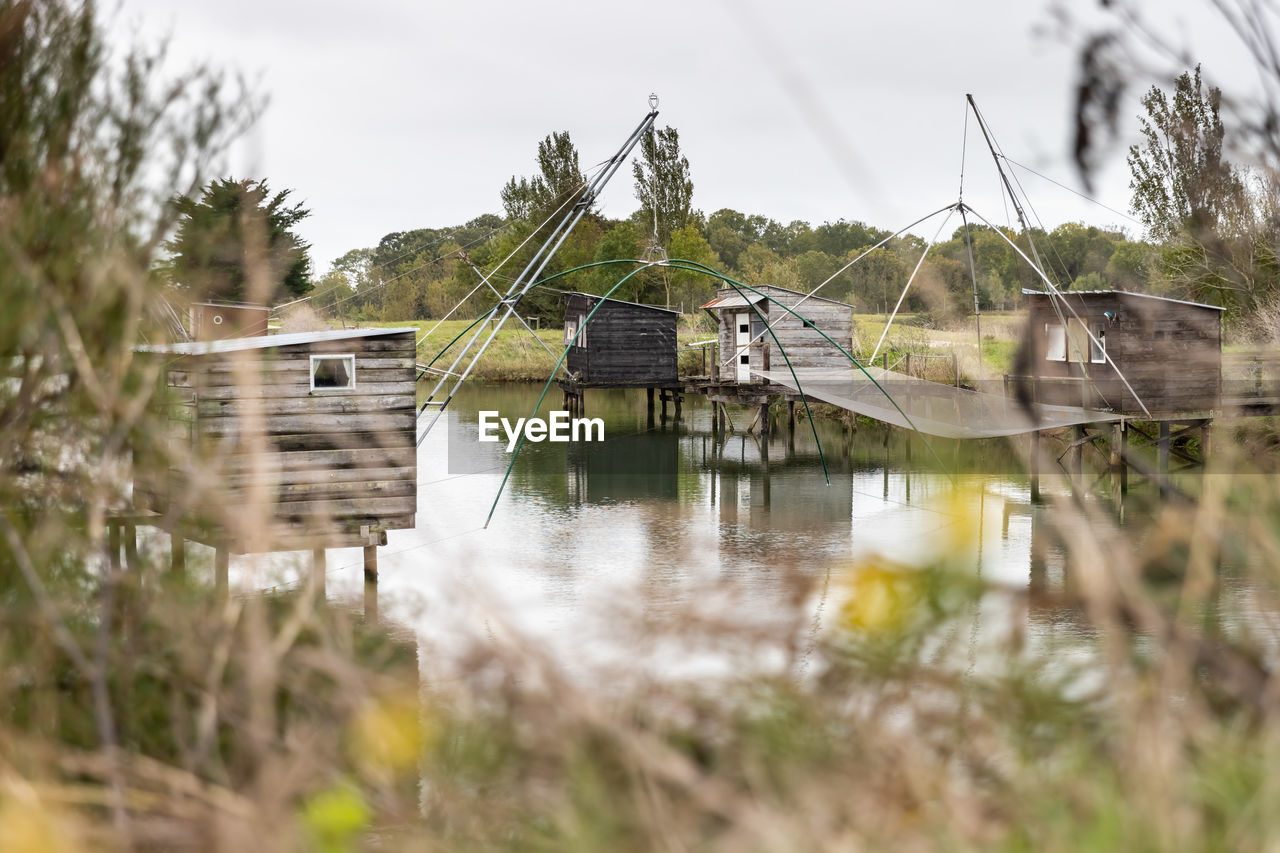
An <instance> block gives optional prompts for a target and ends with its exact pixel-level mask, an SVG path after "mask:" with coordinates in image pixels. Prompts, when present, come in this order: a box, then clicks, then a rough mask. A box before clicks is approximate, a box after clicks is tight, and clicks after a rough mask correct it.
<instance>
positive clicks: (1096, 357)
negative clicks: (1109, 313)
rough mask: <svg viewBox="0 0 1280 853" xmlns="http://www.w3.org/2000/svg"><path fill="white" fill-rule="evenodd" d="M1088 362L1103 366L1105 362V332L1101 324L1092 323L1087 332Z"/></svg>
mask: <svg viewBox="0 0 1280 853" xmlns="http://www.w3.org/2000/svg"><path fill="white" fill-rule="evenodd" d="M1089 332H1090V334H1091V337H1090V339H1089V361H1091V362H1093V363H1094V364H1105V363H1106V361H1107V330H1106V328H1105V327H1104V326H1103V325H1102V324H1101V323H1094V324H1093V328H1091V329H1090V330H1089Z"/></svg>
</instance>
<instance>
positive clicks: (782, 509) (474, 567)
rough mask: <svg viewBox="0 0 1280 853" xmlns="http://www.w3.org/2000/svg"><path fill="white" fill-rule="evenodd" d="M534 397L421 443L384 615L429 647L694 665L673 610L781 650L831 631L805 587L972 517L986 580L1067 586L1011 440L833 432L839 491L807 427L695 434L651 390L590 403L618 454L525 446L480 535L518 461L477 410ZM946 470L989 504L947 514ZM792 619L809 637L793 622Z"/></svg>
mask: <svg viewBox="0 0 1280 853" xmlns="http://www.w3.org/2000/svg"><path fill="white" fill-rule="evenodd" d="M539 392H540V389H538V388H533V387H529V386H475V387H473V388H469V389H465V390H464V391H463V393H462V394H460V395H459V397H458V398H457V399H456V400H454V402H453V404H452V418H451V424H450V428H449V430H447V431H445V430H436V431H433V433H432V434H431V435H430V436H429V437H428V440H427V441H426V442H425V443H424V445H423V446H422V448H421V449H420V453H419V465H420V471H419V497H418V526H417V528H416V529H414V530H410V531H393V532H392V533H391V534H390V536H389V543H388V546H387V547H385V548H383V549H382V554H381V556H380V562H381V585H380V586H381V588H380V597H381V602H382V611H383V614H384V615H386V616H388V617H389V618H395V619H399V620H402V621H406V622H410V623H412V624H414V625H416V626H417V627H418V629H419V632H420V634H421V635H422V637H423V639H424V649H431V648H437V647H439V648H445V647H448V646H449V645H450V644H451V643H456V642H458V641H459V638H461V637H466V636H472V637H473V638H474V635H475V634H476V632H480V633H481V635H482V638H483V633H484V632H485V631H491V630H496V629H495V627H494V626H495V625H497V624H499V623H503V624H506V625H508V626H510V627H511V628H512V629H513V630H515V631H517V632H519V633H520V634H521V635H524V636H527V637H529V638H530V640H533V641H537V642H539V643H541V644H545V646H546V647H547V648H548V649H550V650H551V651H553V652H554V653H557V654H558V655H559V656H561V657H563V658H564V659H565V660H570V661H573V662H574V664H575V665H581V666H585V667H590V666H592V665H594V664H598V663H605V664H607V663H610V662H612V663H616V662H617V661H618V660H619V659H625V660H626V661H627V663H628V665H629V666H637V665H638V661H637V658H638V656H639V655H640V652H639V651H638V650H639V649H643V654H644V655H645V656H650V657H653V658H664V659H665V661H666V663H664V664H661V666H663V668H664V669H670V665H671V664H670V662H671V660H672V659H673V656H674V658H676V659H680V660H685V661H692V660H694V659H696V658H697V656H696V655H688V654H684V653H677V652H673V650H672V649H670V648H669V647H668V646H667V645H666V641H664V640H661V639H660V638H661V636H662V635H663V630H662V626H663V620H665V619H668V618H669V617H670V616H671V615H672V614H676V613H687V612H688V611H690V610H691V609H693V610H696V611H698V612H700V613H702V614H704V615H708V617H709V618H714V619H716V620H719V624H720V625H721V626H722V628H723V625H724V623H725V620H726V618H728V619H730V620H731V621H732V623H733V624H734V625H735V626H738V627H740V628H741V629H742V630H743V631H746V630H748V628H750V630H751V631H752V632H757V634H759V635H767V636H770V637H771V638H772V639H773V640H776V638H777V637H779V636H792V635H797V634H804V633H805V632H811V631H813V630H821V629H822V625H821V622H822V618H823V613H824V612H829V611H824V610H823V606H824V605H823V600H822V599H821V598H819V599H818V600H815V601H800V600H799V599H800V598H801V597H802V596H805V595H808V594H809V592H810V590H814V589H817V590H827V589H830V588H831V587H832V586H833V585H838V582H839V579H840V577H841V575H842V574H843V573H844V572H846V571H847V570H848V567H850V566H852V565H856V564H857V563H858V562H859V561H862V560H866V559H868V558H869V556H870V555H873V554H876V555H883V556H884V557H886V558H888V559H890V560H893V561H895V562H902V563H916V562H919V561H921V560H927V559H930V558H933V557H936V556H937V554H938V553H939V552H940V550H944V549H946V548H948V547H952V543H954V541H956V540H957V537H958V536H959V533H961V532H963V531H966V530H969V529H970V528H971V527H973V526H974V525H975V521H976V531H977V541H976V543H975V547H976V548H977V553H978V556H979V566H980V570H981V572H982V573H983V576H984V577H985V578H986V579H988V580H992V581H995V582H998V583H1003V584H1008V585H1009V586H1011V587H1012V588H1014V589H1020V590H1026V589H1028V588H1029V585H1031V584H1033V583H1035V584H1042V585H1045V586H1047V587H1053V586H1054V585H1055V584H1060V583H1061V582H1062V578H1061V574H1062V571H1061V566H1062V565H1063V560H1062V556H1061V555H1062V551H1061V548H1059V547H1057V546H1056V545H1054V544H1053V543H1052V541H1051V536H1050V534H1049V533H1048V532H1046V531H1047V530H1048V525H1047V524H1046V523H1045V519H1044V514H1045V512H1046V510H1045V509H1044V508H1040V507H1033V506H1032V505H1031V504H1030V501H1029V492H1028V487H1027V483H1026V481H1025V478H1019V477H1018V475H1017V473H1016V465H1015V463H1014V458H1013V454H1012V453H1010V452H1009V449H1008V447H1007V446H1003V445H1002V443H1000V442H968V443H960V442H937V441H934V442H933V444H931V445H929V446H926V445H924V444H923V443H922V442H921V441H920V440H919V439H911V438H909V437H908V436H907V435H906V434H904V433H902V432H901V431H897V430H883V429H874V428H865V427H859V428H857V429H847V428H845V427H844V426H842V425H841V424H840V423H839V422H835V421H829V420H827V421H819V422H818V425H817V427H818V434H819V437H820V438H821V442H822V444H821V446H822V451H823V453H824V454H825V463H826V470H827V474H826V477H825V478H824V474H823V462H822V459H821V458H820V456H819V449H818V443H817V442H816V441H815V440H814V436H813V434H812V432H811V430H810V428H809V426H808V424H807V422H800V423H798V424H797V425H796V427H795V428H794V429H788V428H787V427H786V425H785V423H780V424H775V429H774V432H773V433H772V434H771V435H769V436H768V437H767V438H761V437H759V436H755V435H748V434H744V433H741V432H725V431H723V430H720V431H716V430H713V429H712V421H711V417H710V409H709V407H707V406H706V405H705V403H704V402H703V401H702V400H701V399H700V398H688V399H687V400H686V403H685V407H684V410H683V418H682V419H681V420H680V421H675V420H672V419H668V420H667V421H665V422H662V421H660V420H659V421H658V422H657V423H654V424H653V425H652V426H651V425H650V422H649V417H648V412H647V407H646V401H645V395H644V392H643V391H635V392H622V391H619V392H605V391H592V392H589V396H588V400H587V415H588V416H589V417H599V418H602V419H603V420H604V423H605V434H606V437H607V440H606V442H605V443H603V444H585V443H578V444H551V443H546V442H543V443H537V444H532V443H527V444H526V445H525V447H524V449H523V450H522V452H521V453H520V455H519V457H518V459H517V460H516V462H515V464H514V467H513V468H512V471H511V478H510V481H509V482H508V484H507V486H506V489H505V491H504V492H503V495H502V497H501V499H500V500H499V501H498V504H497V509H496V512H495V514H494V519H493V523H492V524H491V525H490V527H489V528H488V529H487V530H483V529H481V526H482V525H483V523H484V519H485V517H486V516H487V514H488V512H489V508H490V505H491V503H492V502H493V499H494V496H495V495H496V494H497V492H498V488H499V485H500V483H501V481H502V478H503V475H504V473H505V471H506V468H507V466H508V464H509V463H510V462H511V456H510V455H509V454H508V453H507V452H506V450H505V443H487V444H480V443H479V442H478V441H477V440H476V437H477V432H478V418H477V412H479V411H481V410H488V411H498V412H500V413H501V414H502V416H504V417H507V418H509V419H511V420H513V421H514V419H515V418H517V417H527V416H528V415H529V414H530V413H531V409H532V407H533V405H534V402H535V401H536V399H537V396H538V393H539ZM555 403H556V405H557V407H558V403H559V400H558V397H557V399H556V400H555ZM549 410H550V405H544V406H543V408H542V411H541V412H540V414H541V415H543V416H545V415H546V414H547V413H548V412H549ZM944 468H945V469H947V470H949V471H950V472H951V473H952V475H954V474H955V473H956V472H959V475H960V479H961V482H962V484H963V485H964V486H965V487H966V488H968V489H969V490H970V491H972V492H973V493H974V494H976V495H978V499H977V500H978V506H977V509H976V510H975V511H976V513H977V515H976V516H975V515H974V512H975V511H970V510H966V511H964V512H957V511H956V509H955V507H953V506H950V505H949V504H948V501H947V497H948V495H950V494H951V493H952V492H953V488H954V487H953V483H952V480H951V479H949V477H948V475H945V474H943V473H941V472H942V470H943V469H944ZM828 480H829V484H828ZM965 535H968V534H965ZM329 565H330V567H331V574H330V580H329V591H330V594H331V595H337V596H343V595H349V596H351V597H357V596H358V595H359V594H360V592H361V571H360V552H359V551H355V550H352V551H335V552H331V553H330V556H329ZM478 602H482V603H483V606H482V607H477V606H475V605H476V604H477V603H478ZM788 605H796V606H794V607H793V606H788ZM992 606H995V605H992ZM797 614H801V615H802V617H803V622H804V624H791V623H789V622H787V620H788V619H795V618H799V617H798V616H797ZM1006 615H1007V614H1006ZM1036 618H1039V617H1038V616H1036V615H1035V614H1034V613H1032V614H1031V619H1033V620H1034V619H1036ZM1053 618H1057V617H1053ZM988 621H989V622H990V623H991V624H995V623H997V622H1000V621H1001V620H998V619H995V618H991V619H990V620H988ZM1004 621H1007V620H1004ZM731 636H733V635H732V632H730V633H729V634H725V633H724V632H723V630H722V631H721V633H720V635H719V636H718V638H717V642H718V643H719V644H720V645H719V647H718V650H717V652H716V654H715V655H708V656H707V657H709V658H714V659H715V661H716V663H715V665H716V666H727V665H731V661H732V659H733V655H735V654H742V655H756V657H755V658H753V661H754V662H755V663H757V664H758V663H759V657H758V656H759V655H760V654H761V652H760V647H759V645H758V644H755V643H753V642H751V641H749V640H748V639H745V638H743V637H737V638H736V639H735V641H734V643H728V642H727V640H726V637H731ZM753 636H754V635H753ZM735 643H736V645H735ZM685 651H686V652H687V650H685ZM702 662H703V663H704V664H705V663H706V660H705V659H704V660H703V661H702Z"/></svg>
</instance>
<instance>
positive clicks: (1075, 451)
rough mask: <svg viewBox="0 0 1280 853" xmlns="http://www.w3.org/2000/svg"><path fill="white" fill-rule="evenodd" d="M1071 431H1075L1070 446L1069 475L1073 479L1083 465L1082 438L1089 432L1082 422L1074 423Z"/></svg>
mask: <svg viewBox="0 0 1280 853" xmlns="http://www.w3.org/2000/svg"><path fill="white" fill-rule="evenodd" d="M1072 432H1074V433H1075V441H1073V442H1072V447H1071V477H1072V479H1073V480H1075V479H1077V478H1079V476H1080V472H1081V471H1082V470H1083V467H1084V466H1083V462H1084V439H1085V436H1087V435H1088V434H1089V430H1088V428H1087V427H1086V426H1085V425H1084V424H1076V426H1075V429H1074V430H1072ZM1073 485H1074V483H1073Z"/></svg>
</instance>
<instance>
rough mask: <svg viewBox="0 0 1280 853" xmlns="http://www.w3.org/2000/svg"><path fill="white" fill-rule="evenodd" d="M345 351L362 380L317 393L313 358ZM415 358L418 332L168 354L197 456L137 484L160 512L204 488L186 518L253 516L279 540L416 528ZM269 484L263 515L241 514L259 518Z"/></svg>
mask: <svg viewBox="0 0 1280 853" xmlns="http://www.w3.org/2000/svg"><path fill="white" fill-rule="evenodd" d="M346 354H351V355H354V357H355V387H354V388H352V389H318V390H315V391H313V390H311V387H310V385H311V368H310V358H311V356H312V355H346ZM169 358H172V357H171V356H170V357H169ZM414 364H415V343H414V332H413V331H412V330H408V331H405V332H403V333H393V334H388V335H386V336H378V337H364V338H351V339H339V340H325V341H319V342H315V343H310V344H294V345H289V346H282V347H272V348H264V349H258V350H248V351H243V352H231V353H211V354H205V355H186V356H182V357H179V358H177V359H176V360H172V361H171V362H170V364H169V366H168V370H167V384H168V385H169V389H168V390H169V391H170V392H171V394H170V397H171V399H173V400H174V401H175V403H176V405H172V406H171V408H170V413H171V417H172V418H173V420H174V422H175V424H180V425H181V427H182V429H183V430H184V431H185V433H186V434H187V436H188V439H187V441H188V444H187V446H188V448H189V450H190V452H191V455H190V464H183V465H181V466H177V465H175V466H173V467H172V468H171V470H170V476H169V483H168V484H166V485H165V486H164V487H159V488H158V487H157V486H156V484H142V485H141V488H138V489H135V492H136V493H137V494H138V496H139V498H140V502H141V503H142V504H143V505H144V506H145V507H146V508H149V509H152V510H155V511H158V512H167V511H168V510H169V509H170V506H171V505H174V504H177V503H179V502H180V501H181V500H186V499H188V498H189V495H191V494H203V495H204V497H203V498H201V499H200V500H198V501H195V502H194V506H192V507H191V508H190V509H191V511H190V512H189V513H185V514H187V515H189V516H190V519H189V520H190V522H191V523H193V524H195V525H196V526H199V527H205V528H210V527H212V528H215V529H220V530H223V531H240V530H245V529H251V528H252V527H253V525H254V524H257V525H258V526H259V527H264V528H265V529H266V530H267V532H268V534H269V536H270V538H271V540H272V541H273V542H275V543H276V544H277V545H279V544H280V543H286V542H287V543H288V544H289V545H290V546H296V547H304V546H305V547H319V546H323V545H331V546H337V545H350V544H358V542H356V541H355V539H353V536H357V537H358V536H359V535H360V534H361V533H362V530H363V531H365V532H369V531H372V532H374V533H375V534H376V532H377V531H385V530H392V529H399V528H405V527H412V526H413V524H414V519H415V513H416V511H417V457H416V449H415V446H414V445H415V436H416V418H415V400H416V398H415V381H414ZM184 462H186V460H184ZM263 487H265V488H266V489H267V493H266V494H267V498H268V499H267V502H266V506H265V517H259V518H248V517H245V516H246V514H247V513H249V512H257V513H259V515H262V514H263V512H264V507H263V506H262V505H261V504H259V506H258V507H257V508H255V509H252V510H251V509H249V508H248V504H249V503H250V501H251V500H252V499H253V496H254V494H255V493H258V494H260V490H261V489H262V488H263ZM227 535H229V536H234V534H233V533H228V534H227ZM233 547H237V546H236V545H235V544H233Z"/></svg>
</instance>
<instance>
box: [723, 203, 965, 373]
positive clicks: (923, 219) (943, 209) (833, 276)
mask: <svg viewBox="0 0 1280 853" xmlns="http://www.w3.org/2000/svg"><path fill="white" fill-rule="evenodd" d="M954 209H955V205H954V204H949V205H947V206H946V207H940V208H938V209H937V210H935V211H934V212H933V213H930V214H928V215H927V216H922V217H920V218H919V219H917V220H916V221H915V222H912V223H911V224H910V225H907V226H906V227H904V228H899V229H898V230H897V231H895V232H893V233H892V234H890V235H889V236H888V237H885V238H884V239H883V240H881V241H880V242H879V243H876V244H875V245H874V246H871V247H869V248H866V249H863V250H862V253H861V254H859V255H858V256H857V257H856V258H854V259H853V260H851V261H849V263H847V264H845V265H844V266H842V267H841V268H840V269H838V270H836V271H835V272H833V273H832V274H831V275H830V276H829V277H828V278H827V280H826V281H824V282H822V283H821V284H819V285H818V286H817V287H815V288H814V289H813V290H811V291H809V292H808V293H806V294H805V295H804V297H803V298H802V299H801V300H800V301H799V302H797V303H796V307H797V308H799V307H800V306H801V305H803V304H804V303H805V302H807V301H808V300H809V297H811V296H814V295H816V294H817V292H818V291H819V290H822V288H824V287H826V286H827V285H828V284H830V283H831V282H833V281H835V280H836V277H837V276H839V275H841V274H842V273H844V272H845V271H846V270H848V269H849V268H850V267H852V266H853V265H854V264H856V263H857V262H858V261H860V260H862V259H863V258H865V257H866V256H867V255H870V254H871V253H872V252H874V251H875V250H876V249H879V248H880V247H881V246H883V245H884V244H885V243H888V242H889V241H890V240H892V239H894V238H895V237H898V236H900V235H901V234H904V233H906V232H907V231H909V230H911V229H912V228H915V227H916V226H917V225H919V224H920V223H921V222H926V221H928V220H930V219H932V218H933V217H935V216H937V215H938V214H939V213H944V212H946V211H948V210H954ZM781 319H782V318H781V317H779V318H778V320H781ZM778 320H774V323H775V324H776V323H777V322H778ZM770 328H772V324H771V326H770ZM764 334H765V330H761V331H760V332H759V334H757V335H756V336H755V337H753V338H752V339H751V340H749V341H747V346H750V345H751V344H754V343H756V342H757V341H759V340H760V339H761V338H763V337H764ZM731 361H733V353H730V354H729V355H728V357H727V358H726V359H725V360H724V361H721V362H720V366H721V367H724V366H725V365H727V364H729V362H731Z"/></svg>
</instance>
